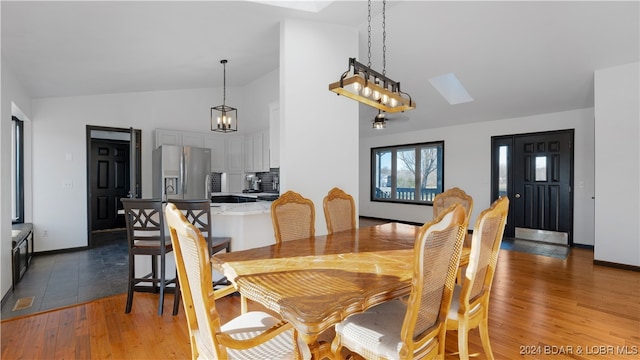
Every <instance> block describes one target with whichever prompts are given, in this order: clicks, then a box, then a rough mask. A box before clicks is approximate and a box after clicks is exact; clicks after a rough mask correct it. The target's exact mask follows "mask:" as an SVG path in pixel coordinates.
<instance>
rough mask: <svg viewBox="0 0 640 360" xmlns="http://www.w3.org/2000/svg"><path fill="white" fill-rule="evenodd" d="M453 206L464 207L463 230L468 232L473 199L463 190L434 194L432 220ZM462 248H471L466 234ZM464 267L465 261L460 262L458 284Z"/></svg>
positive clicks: (449, 190)
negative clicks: (465, 213) (464, 219)
mask: <svg viewBox="0 0 640 360" xmlns="http://www.w3.org/2000/svg"><path fill="white" fill-rule="evenodd" d="M453 204H462V206H464V209H465V211H466V212H467V217H466V224H465V228H466V229H467V232H468V228H469V221H470V219H471V212H472V211H473V198H472V197H471V195H469V194H467V193H466V192H465V191H464V190H462V189H460V188H458V187H453V188H450V189H447V190H446V191H444V192H441V193H439V194H436V196H435V197H434V198H433V218H434V219H435V218H436V217H437V216H438V215H439V214H440V212H442V211H443V210H445V209H447V208H448V207H449V206H451V205H453ZM462 246H463V247H466V248H467V249H468V248H469V247H470V246H471V235H469V234H468V233H467V234H466V235H465V239H464V242H463V243H462ZM465 259H467V257H465ZM466 266H467V262H466V260H462V262H461V263H460V268H459V269H458V275H457V279H458V282H459V281H461V278H462V273H463V271H464V269H465V267H466Z"/></svg>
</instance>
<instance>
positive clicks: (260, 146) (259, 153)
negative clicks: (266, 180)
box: [244, 131, 269, 172]
mask: <svg viewBox="0 0 640 360" xmlns="http://www.w3.org/2000/svg"><path fill="white" fill-rule="evenodd" d="M265 134H267V135H266V136H265ZM265 137H266V139H265ZM268 144H269V137H268V132H266V131H260V132H257V133H253V134H251V135H247V136H245V139H244V171H245V172H267V171H269V147H268ZM265 145H266V147H265ZM265 150H266V152H265Z"/></svg>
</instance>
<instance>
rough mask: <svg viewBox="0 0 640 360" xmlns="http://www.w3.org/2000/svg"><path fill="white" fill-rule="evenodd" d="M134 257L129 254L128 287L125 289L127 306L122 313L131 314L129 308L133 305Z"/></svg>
mask: <svg viewBox="0 0 640 360" xmlns="http://www.w3.org/2000/svg"><path fill="white" fill-rule="evenodd" d="M135 269H136V264H135V255H133V254H129V286H128V288H127V305H126V306H125V309H124V313H125V314H128V313H130V312H131V306H132V305H133V287H134V286H135V280H134V279H135Z"/></svg>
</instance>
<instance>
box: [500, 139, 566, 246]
mask: <svg viewBox="0 0 640 360" xmlns="http://www.w3.org/2000/svg"><path fill="white" fill-rule="evenodd" d="M572 143H573V131H572V130H571V131H569V130H568V131H557V132H552V133H537V134H527V135H519V136H516V137H515V138H514V142H513V144H514V146H513V162H512V167H513V187H514V188H513V191H514V195H513V197H511V201H512V204H513V211H514V213H513V215H514V217H513V223H514V225H515V226H516V227H520V228H529V229H539V230H551V231H558V232H564V233H567V234H568V235H569V242H570V243H571V242H572V240H571V230H572V228H573V221H572V203H573V194H572V189H571V185H572V169H573V151H572Z"/></svg>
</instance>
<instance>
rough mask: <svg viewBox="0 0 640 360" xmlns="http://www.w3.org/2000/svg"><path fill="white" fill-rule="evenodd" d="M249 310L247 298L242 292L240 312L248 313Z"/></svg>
mask: <svg viewBox="0 0 640 360" xmlns="http://www.w3.org/2000/svg"><path fill="white" fill-rule="evenodd" d="M248 310H249V309H248V304H247V298H246V297H245V296H244V295H242V294H240V313H241V314H246V313H247V311H248Z"/></svg>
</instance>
